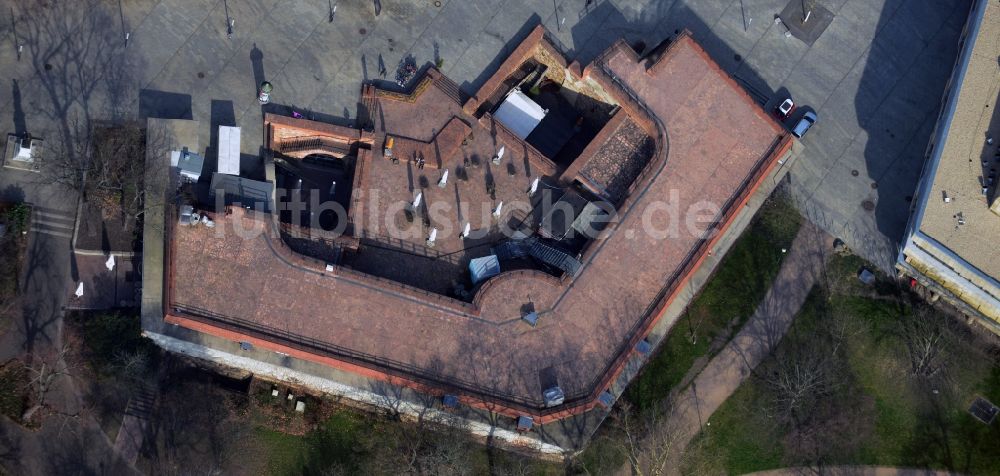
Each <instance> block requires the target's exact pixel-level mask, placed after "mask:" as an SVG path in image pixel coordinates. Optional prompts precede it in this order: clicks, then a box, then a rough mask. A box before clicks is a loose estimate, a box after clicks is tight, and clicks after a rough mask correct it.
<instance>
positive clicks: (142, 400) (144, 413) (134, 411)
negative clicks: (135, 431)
mask: <svg viewBox="0 0 1000 476" xmlns="http://www.w3.org/2000/svg"><path fill="white" fill-rule="evenodd" d="M155 402H156V394H155V393H154V392H153V390H152V389H151V388H149V387H148V386H146V385H143V386H141V387H139V388H138V389H136V391H135V394H133V395H132V398H130V399H129V401H128V405H126V406H125V414H126V415H132V416H134V417H138V418H142V419H149V416H150V415H151V414H152V412H153V404H154V403H155Z"/></svg>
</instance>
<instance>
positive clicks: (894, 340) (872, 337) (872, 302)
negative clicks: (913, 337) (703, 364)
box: [684, 257, 1000, 474]
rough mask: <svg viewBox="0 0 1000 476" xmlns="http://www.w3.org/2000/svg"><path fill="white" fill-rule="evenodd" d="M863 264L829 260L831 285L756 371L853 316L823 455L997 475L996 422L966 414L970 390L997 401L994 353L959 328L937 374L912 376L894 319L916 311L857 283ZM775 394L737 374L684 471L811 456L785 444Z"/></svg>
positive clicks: (755, 467)
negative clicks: (833, 432) (834, 320)
mask: <svg viewBox="0 0 1000 476" xmlns="http://www.w3.org/2000/svg"><path fill="white" fill-rule="evenodd" d="M861 263H862V262H861V261H860V260H859V259H858V258H856V257H835V258H834V259H833V261H832V262H831V263H830V266H829V267H828V268H827V269H828V275H829V279H830V280H831V285H830V286H829V290H827V289H825V288H820V287H817V289H815V290H814V291H813V293H812V294H811V295H810V297H809V299H808V301H807V302H806V304H805V305H804V307H803V309H802V310H801V312H800V313H799V315H798V316H797V318H796V321H795V323H794V324H793V326H792V329H791V330H790V332H789V334H788V335H787V336H786V337H785V339H784V340H783V341H782V343H781V344H780V345H779V349H778V351H776V352H775V353H774V354H773V355H772V357H770V358H769V359H768V361H767V362H765V363H764V364H762V366H761V367H759V368H758V372H767V371H768V370H767V369H769V368H773V367H770V366H771V365H774V364H775V359H776V357H775V355H783V354H782V352H781V351H782V350H783V348H791V347H794V346H802V345H803V344H805V345H809V344H810V342H811V340H812V339H816V337H815V336H816V335H817V332H818V331H817V329H819V328H821V327H822V326H823V325H824V323H825V321H826V320H828V319H830V318H831V316H833V315H840V316H850V317H851V318H852V319H854V321H852V322H856V323H858V324H859V325H858V326H857V327H856V329H855V331H854V333H853V334H851V336H850V338H849V339H845V340H844V343H843V345H844V347H843V352H841V353H840V354H838V355H839V357H836V359H838V366H839V367H838V368H840V369H842V370H841V373H842V374H843V377H841V381H840V383H838V384H837V387H836V388H835V390H834V391H833V396H832V399H835V400H837V401H838V402H839V403H837V404H839V405H841V406H842V407H843V408H844V409H846V411H841V414H840V415H839V416H837V417H835V418H832V419H831V420H830V422H831V423H828V424H827V426H828V427H829V428H836V427H837V426H838V425H842V426H843V427H844V428H845V430H844V433H845V434H846V435H845V436H841V437H839V439H834V440H831V441H834V442H835V443H834V445H833V446H835V447H836V448H837V449H836V450H832V451H831V452H830V453H829V454H827V455H825V456H824V457H822V459H821V461H822V462H823V463H824V464H830V465H833V464H870V465H888V466H904V467H921V468H923V467H926V468H934V469H947V470H952V471H957V472H961V473H966V474H1000V425H998V424H996V423H994V424H993V425H992V426H987V425H985V424H982V423H980V422H978V421H977V420H975V419H973V418H972V417H971V416H970V415H969V414H968V413H967V409H968V407H969V404H970V402H971V401H972V400H973V398H975V397H976V396H977V395H982V396H984V397H986V398H988V399H989V400H991V401H993V402H1000V367H998V366H997V365H996V363H995V357H994V355H995V354H993V352H992V351H989V350H984V349H986V347H987V345H986V344H985V343H984V342H983V341H982V339H981V338H976V337H974V336H972V335H971V334H968V333H967V332H965V331H964V330H963V329H961V328H960V327H958V328H957V330H956V331H955V334H954V336H953V337H954V339H953V340H950V341H948V345H947V346H946V347H945V349H946V357H944V359H945V361H946V362H949V364H946V367H945V370H944V373H943V374H942V375H940V376H936V377H934V378H931V379H928V380H920V379H917V378H916V377H913V376H912V375H911V373H910V359H909V354H908V353H907V348H906V344H905V342H906V340H904V337H903V335H904V333H903V332H902V331H901V330H900V329H901V324H900V323H901V322H903V321H905V320H907V319H914V309H913V308H911V305H910V304H909V301H908V300H905V299H900V300H897V299H895V298H893V297H891V296H888V295H879V294H878V292H874V291H873V290H871V289H868V290H865V289H863V288H862V287H861V286H860V284H858V283H857V280H856V279H855V278H854V276H855V273H856V271H857V269H858V267H859V266H860V264H861ZM878 289H879V288H878V287H876V290H878ZM883 289H884V288H883ZM879 292H881V290H879ZM837 313H840V314H837ZM944 319H951V318H949V317H944ZM773 395H774V394H773V391H772V389H771V387H770V386H769V385H768V384H767V383H766V382H764V381H763V380H762V379H760V378H758V377H752V378H750V379H748V380H747V381H746V382H744V384H743V385H742V386H741V387H740V388H739V389H738V390H737V392H736V393H735V394H733V396H732V397H730V399H729V400H727V401H726V403H725V404H723V406H722V407H721V408H720V409H719V410H718V411H717V412H716V413H715V414H714V415H713V416H712V418H711V420H710V421H711V426H710V427H707V428H706V429H704V430H703V431H702V432H701V434H700V435H699V436H698V437H697V438H696V439H695V441H694V442H693V443H692V445H691V446H689V449H688V454H687V455H686V458H685V462H684V469H685V471H684V472H685V473H687V474H705V473H727V474H743V473H748V472H753V471H760V470H766V469H773V468H780V467H787V466H798V465H806V464H810V463H812V462H814V461H815V460H809V459H803V457H802V456H801V455H799V454H798V453H796V452H795V451H794V450H793V449H792V448H793V443H792V441H801V440H795V438H794V435H793V434H792V430H791V426H790V425H788V424H787V423H782V422H781V421H780V419H778V418H775V416H774V415H773V413H772V412H769V411H768V410H767V409H768V408H771V407H772V405H773V403H772V402H773V401H774V397H773ZM837 404H834V405H837ZM845 413H846V415H845ZM847 435H849V436H847Z"/></svg>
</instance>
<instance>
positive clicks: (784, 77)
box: [0, 0, 969, 268]
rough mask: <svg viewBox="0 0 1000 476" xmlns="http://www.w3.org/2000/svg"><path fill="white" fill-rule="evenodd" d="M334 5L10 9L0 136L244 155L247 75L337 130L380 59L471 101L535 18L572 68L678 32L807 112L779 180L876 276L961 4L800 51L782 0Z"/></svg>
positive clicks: (886, 6)
mask: <svg viewBox="0 0 1000 476" xmlns="http://www.w3.org/2000/svg"><path fill="white" fill-rule="evenodd" d="M5 3H8V4H9V3H10V2H5ZM342 3H343V4H339V5H338V8H337V11H336V15H334V17H333V18H332V21H331V18H330V6H331V3H330V2H328V1H327V0H312V1H298V2H279V1H278V0H240V1H231V2H228V3H227V2H223V1H195V0H192V1H184V2H180V1H155V0H134V1H133V0H123V1H122V2H99V3H94V4H93V5H89V4H88V2H72V3H61V4H58V5H54V6H52V7H50V8H47V9H43V11H42V12H33V13H32V14H31V15H26V14H25V12H27V11H29V9H28V8H27V7H24V6H20V5H15V6H14V12H15V13H16V16H15V21H14V22H12V24H11V25H10V26H7V27H6V30H7V31H6V37H5V38H4V39H3V40H2V41H0V65H2V66H3V71H4V73H3V74H4V76H6V78H4V79H5V80H6V81H5V82H7V83H8V84H9V87H3V88H0V105H2V107H0V130H8V131H15V130H18V129H25V128H27V129H29V130H31V131H32V132H34V133H35V134H36V135H42V136H50V138H58V137H59V136H61V135H65V134H66V132H65V131H67V130H71V129H73V126H74V120H75V119H74V118H76V117H79V118H90V119H120V118H140V119H141V118H144V117H149V116H159V117H190V118H194V119H199V120H201V121H202V123H203V127H202V135H203V137H202V143H203V144H210V145H211V139H212V134H211V131H212V129H213V128H214V127H211V126H216V125H220V124H236V125H239V126H241V127H242V128H243V142H242V151H243V152H244V153H246V154H248V160H250V157H249V156H253V155H257V154H258V153H259V150H260V147H261V145H262V123H261V107H260V106H259V105H258V103H257V101H256V87H257V85H258V84H259V83H260V82H261V81H263V80H265V79H266V80H268V81H270V82H271V83H273V84H274V87H275V90H274V93H273V94H272V101H273V104H272V105H270V106H269V107H270V108H273V109H274V110H282V109H284V110H287V107H292V106H294V107H295V108H296V109H297V110H300V111H303V112H312V113H313V114H314V117H317V118H320V119H327V120H331V121H351V120H353V117H354V115H355V113H356V111H357V100H358V96H359V89H360V83H361V81H362V80H364V79H369V80H381V76H380V75H379V71H380V69H381V65H384V66H385V69H386V71H387V75H386V79H387V80H392V79H393V77H394V75H395V69H396V65H397V64H398V63H399V61H400V59H402V58H404V57H408V56H412V57H413V59H414V60H415V61H416V63H417V64H419V65H423V64H428V63H434V62H436V60H437V59H438V58H440V59H441V60H442V70H443V71H444V72H445V73H446V74H447V75H448V76H449V77H451V78H452V79H454V80H455V81H456V82H457V83H458V84H459V85H461V87H462V89H463V90H465V91H466V92H472V91H474V90H475V89H476V88H477V87H478V86H479V85H480V84H481V83H482V82H483V81H484V80H485V79H486V77H488V75H489V73H491V72H492V68H494V67H495V66H497V65H498V63H499V62H500V61H501V60H502V59H503V58H504V57H505V56H506V52H507V51H508V50H509V49H511V48H512V47H513V46H514V45H516V43H517V42H518V41H519V40H520V39H521V37H522V36H523V35H524V34H526V33H527V31H528V30H529V29H530V28H531V27H532V26H533V25H535V24H536V23H538V22H541V23H543V24H545V25H546V27H547V28H548V29H549V30H550V31H551V32H552V33H553V34H554V36H555V37H556V38H558V41H559V42H561V43H562V47H563V48H565V49H566V50H567V53H568V56H569V57H570V58H575V59H578V60H580V61H581V62H583V63H586V62H588V61H590V60H591V59H592V58H593V57H594V56H596V55H597V54H598V53H600V52H601V51H603V50H604V49H605V48H606V47H607V46H608V45H610V44H611V43H612V42H613V41H614V40H615V39H617V38H625V39H626V40H627V41H629V42H630V43H636V42H638V41H642V42H644V43H645V44H646V45H647V46H649V47H651V46H653V45H655V44H657V43H658V42H659V41H660V40H662V39H664V38H667V37H668V36H671V35H673V34H674V32H675V31H676V30H679V29H681V28H687V29H690V30H691V31H692V32H694V35H695V37H696V38H697V39H698V40H699V41H700V42H701V43H702V44H703V45H704V46H705V47H706V49H707V50H708V51H709V52H710V53H711V54H712V56H713V58H715V59H716V61H718V62H719V63H720V64H721V65H722V66H723V68H725V69H726V70H727V71H729V72H731V73H732V74H734V75H735V76H736V77H737V78H738V79H740V80H741V81H742V82H743V83H744V84H746V85H748V86H749V87H750V88H751V89H752V91H754V94H755V95H756V96H758V97H759V98H760V100H761V101H762V102H767V103H768V105H771V104H775V103H776V102H775V101H778V100H780V99H783V97H784V96H786V95H791V96H792V97H793V98H794V99H795V101H796V103H797V104H798V105H799V106H800V107H799V109H798V114H801V113H802V112H804V111H805V110H808V109H810V108H811V109H813V110H815V111H817V112H818V113H819V117H820V120H819V123H818V124H817V126H816V127H814V128H813V130H811V131H810V132H809V133H808V134H807V136H806V137H805V138H804V140H803V142H804V144H805V145H806V146H807V147H806V152H805V153H804V156H803V157H802V159H803V160H799V161H798V164H797V165H796V167H795V168H794V169H793V171H792V174H791V181H792V184H793V189H794V191H795V195H796V197H797V198H799V199H800V200H799V202H800V207H801V208H802V209H803V211H804V213H805V214H806V215H807V216H808V217H809V218H810V219H811V220H813V221H814V222H816V223H817V224H819V225H820V226H821V227H822V228H824V229H825V230H827V231H828V232H829V233H830V234H832V235H834V236H838V237H842V238H843V239H845V240H846V241H847V243H848V244H849V245H851V246H852V247H853V248H855V249H856V250H857V251H859V252H860V253H861V254H862V255H864V256H865V257H867V258H869V259H871V260H874V261H876V262H877V263H878V264H879V265H880V266H882V267H883V268H887V267H889V266H890V265H891V260H892V258H893V255H894V251H893V250H894V248H895V243H896V242H898V241H899V239H900V238H901V236H902V231H903V228H904V226H905V223H906V219H907V217H908V214H909V210H908V208H909V203H908V199H909V197H911V196H912V194H913V190H914V188H915V184H916V181H917V179H918V177H919V172H920V168H921V165H922V162H923V158H924V150H925V148H926V145H927V139H928V138H929V136H930V132H931V130H932V128H933V126H934V124H935V120H936V117H937V112H938V110H939V106H940V99H941V92H942V90H943V88H944V84H945V82H946V81H947V78H948V76H949V74H950V72H951V70H952V66H953V63H954V58H955V55H956V52H957V43H958V38H959V34H960V32H961V29H962V27H963V25H964V22H965V18H966V15H967V12H968V9H969V2H968V1H967V0H960V1H955V2H941V1H936V0H911V1H907V2H905V3H904V2H903V1H902V0H887V1H878V0H874V1H873V0H848V1H844V0H824V1H822V2H821V3H822V4H823V6H824V7H825V8H826V9H827V10H829V11H830V12H831V13H832V14H833V15H834V17H833V20H832V23H831V24H830V25H829V27H828V28H827V29H826V30H825V31H824V32H823V33H822V35H820V37H819V38H818V40H816V41H815V43H814V44H813V45H812V46H808V45H806V44H805V43H803V42H802V41H800V40H797V39H795V38H786V37H785V35H784V32H785V29H786V28H785V27H784V26H783V25H780V24H776V23H775V22H774V21H773V19H774V17H775V15H776V14H777V13H778V12H780V11H781V10H782V9H784V7H785V5H786V4H787V0H760V1H757V0H754V1H751V0H742V1H741V0H720V1H705V0H702V1H688V2H685V1H680V0H675V1H663V0H659V1H657V0H639V1H634V0H627V1H626V0H619V1H593V2H590V3H589V4H588V2H587V0H556V1H552V0H505V1H498V2H497V1H458V0H442V1H441V2H440V7H436V6H435V2H430V1H425V0H392V1H385V2H382V11H381V14H380V15H379V16H378V17H376V16H375V15H374V9H373V8H372V4H371V3H369V2H363V1H357V2H342ZM88 7H89V8H88ZM4 10H9V8H4ZM227 15H228V19H229V20H230V21H232V24H233V28H232V35H231V37H229V36H227ZM126 34H128V38H129V39H128V41H127V42H126V41H125V35H126ZM56 38H63V39H65V40H66V41H64V42H54V41H53V40H54V39H56ZM16 45H22V46H23V48H22V52H21V58H20V60H18V55H17V48H16ZM46 65H48V67H46ZM14 80H16V82H17V85H16V87H15V85H14V84H15V83H14Z"/></svg>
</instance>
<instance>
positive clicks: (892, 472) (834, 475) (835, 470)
mask: <svg viewBox="0 0 1000 476" xmlns="http://www.w3.org/2000/svg"><path fill="white" fill-rule="evenodd" d="M814 474H825V475H828V476H950V475H954V474H958V473H952V472H949V471H935V470H932V469H913V468H894V467H890V466H827V467H823V468H782V469H772V470H768V471H759V472H756V473H750V474H749V475H747V476H800V475H814Z"/></svg>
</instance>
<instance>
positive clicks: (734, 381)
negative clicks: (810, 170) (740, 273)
mask: <svg viewBox="0 0 1000 476" xmlns="http://www.w3.org/2000/svg"><path fill="white" fill-rule="evenodd" d="M832 245H833V238H831V237H830V236H829V235H827V234H826V233H825V232H823V231H821V230H820V229H819V228H817V227H816V226H814V225H813V224H811V223H808V222H807V223H805V224H803V225H802V228H801V229H800V230H799V233H798V235H797V236H796V237H795V241H793V242H792V245H791V249H789V250H788V254H787V256H785V260H784V261H783V262H782V264H781V269H780V270H779V271H778V275H777V276H776V277H775V279H774V282H773V283H772V284H771V289H770V290H768V292H767V294H766V295H765V296H764V300H763V301H762V302H761V304H760V305H759V306H758V307H757V310H756V312H754V314H753V316H751V317H750V319H748V320H747V323H746V324H745V325H744V326H743V328H742V329H741V330H740V332H739V333H738V334H737V335H736V336H735V337H734V338H733V340H732V341H730V342H729V344H727V345H726V347H725V348H724V349H723V350H722V351H721V352H719V354H718V355H716V356H715V357H714V358H713V359H712V360H711V361H710V362H709V363H708V365H706V366H705V368H704V370H702V371H701V373H700V374H698V376H697V377H695V379H694V381H693V382H692V383H691V385H690V386H688V387H687V388H686V389H685V390H683V391H681V392H680V394H679V395H678V396H677V397H676V402H675V404H674V410H673V411H672V413H671V414H670V416H669V417H668V418H667V419H666V421H665V422H664V424H665V425H668V427H669V428H671V429H672V431H674V432H676V433H675V434H676V435H677V438H678V439H677V440H676V442H675V443H674V444H673V448H674V449H673V451H672V452H674V453H675V454H674V456H673V457H672V458H671V461H675V462H679V461H680V456H681V455H682V454H683V452H684V449H685V448H686V447H687V445H688V443H689V442H690V441H691V439H692V438H694V436H695V435H697V434H698V432H699V431H701V428H702V425H704V424H706V422H709V417H710V416H711V415H712V413H714V412H715V410H717V409H718V408H719V406H720V405H722V403H723V402H725V401H726V399H727V398H729V396H730V395H732V394H733V392H734V391H736V389H737V388H738V387H739V386H740V384H741V383H743V380H744V379H746V377H747V376H748V375H750V371H751V370H752V369H753V368H755V367H756V366H757V365H758V364H759V363H760V362H761V361H762V360H764V358H765V357H767V356H768V354H770V352H771V350H772V349H773V348H774V347H775V346H776V345H777V344H778V342H780V341H781V338H782V337H783V336H784V335H785V332H786V331H787V330H788V328H789V327H790V326H791V324H792V320H793V319H794V318H795V315H796V314H797V313H798V311H799V308H801V307H802V304H803V303H804V302H805V300H806V297H807V296H808V295H809V291H810V290H811V289H812V287H813V285H814V284H816V283H817V282H818V281H819V280H820V279H821V274H822V272H823V268H824V263H825V261H826V258H827V257H828V256H829V252H830V250H832V247H833V246H832ZM709 424H710V422H709ZM627 473H628V471H626V472H625V474H627ZM669 473H670V474H679V473H680V465H679V464H676V465H675V466H673V467H671V468H670V470H669Z"/></svg>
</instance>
